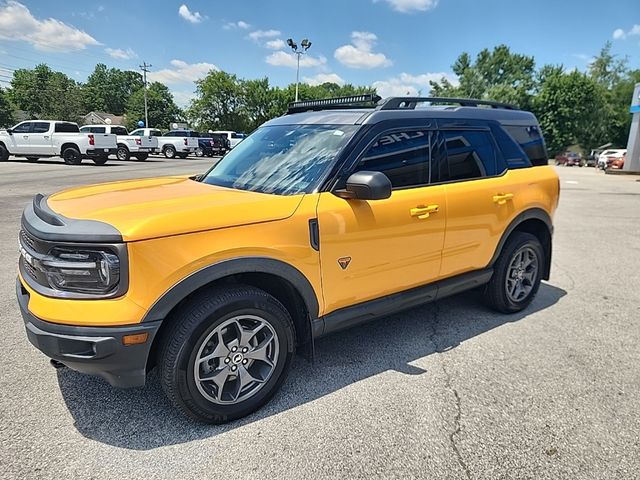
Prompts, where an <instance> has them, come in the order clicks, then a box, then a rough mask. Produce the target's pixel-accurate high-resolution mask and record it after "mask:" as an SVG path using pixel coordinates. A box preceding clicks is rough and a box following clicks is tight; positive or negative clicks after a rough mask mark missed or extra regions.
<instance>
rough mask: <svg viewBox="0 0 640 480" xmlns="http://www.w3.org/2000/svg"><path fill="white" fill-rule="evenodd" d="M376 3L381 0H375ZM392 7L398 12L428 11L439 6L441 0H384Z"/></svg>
mask: <svg viewBox="0 0 640 480" xmlns="http://www.w3.org/2000/svg"><path fill="white" fill-rule="evenodd" d="M373 1H374V3H377V2H379V1H380V0H373ZM384 1H385V2H387V3H388V4H389V5H390V6H391V8H393V9H394V10H395V11H396V12H401V13H412V12H426V11H427V10H431V9H432V8H436V7H437V6H438V1H439V0H384Z"/></svg>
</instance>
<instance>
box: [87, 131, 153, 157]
mask: <svg viewBox="0 0 640 480" xmlns="http://www.w3.org/2000/svg"><path fill="white" fill-rule="evenodd" d="M80 131H81V132H85V133H111V134H113V135H115V136H116V142H117V146H118V150H117V151H116V157H117V158H118V160H122V161H126V160H129V158H131V157H132V156H133V157H134V158H136V159H137V160H139V161H141V162H143V161H145V160H146V159H147V158H148V157H149V154H150V153H154V152H155V151H156V150H158V139H157V138H156V137H154V136H153V135H130V134H129V132H128V131H127V129H126V128H125V127H123V126H121V125H85V126H83V127H81V128H80Z"/></svg>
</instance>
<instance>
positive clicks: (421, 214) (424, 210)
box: [409, 205, 440, 220]
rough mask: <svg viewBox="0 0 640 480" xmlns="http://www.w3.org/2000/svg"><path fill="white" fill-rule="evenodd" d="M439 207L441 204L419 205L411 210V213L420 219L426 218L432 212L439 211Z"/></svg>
mask: <svg viewBox="0 0 640 480" xmlns="http://www.w3.org/2000/svg"><path fill="white" fill-rule="evenodd" d="M439 209H440V205H427V206H426V207H423V206H419V207H416V208H412V209H411V210H409V213H411V216H412V217H418V219H419V220H424V219H425V218H429V215H431V214H432V213H438V210H439Z"/></svg>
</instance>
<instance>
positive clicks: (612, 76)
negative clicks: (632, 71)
mask: <svg viewBox="0 0 640 480" xmlns="http://www.w3.org/2000/svg"><path fill="white" fill-rule="evenodd" d="M611 47H612V44H611V42H607V43H605V44H604V47H602V49H601V50H600V53H599V54H598V56H597V57H595V58H594V59H593V61H592V62H591V63H590V64H589V74H590V75H591V78H593V79H594V80H595V81H596V82H598V83H599V84H600V85H603V86H604V87H605V88H607V89H611V88H612V87H613V86H614V85H616V84H617V83H618V82H620V80H621V79H622V78H623V76H624V75H625V73H626V71H627V59H626V57H625V58H618V57H617V56H616V55H614V54H612V53H611Z"/></svg>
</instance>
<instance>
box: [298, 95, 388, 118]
mask: <svg viewBox="0 0 640 480" xmlns="http://www.w3.org/2000/svg"><path fill="white" fill-rule="evenodd" d="M380 100H381V98H380V97H379V96H378V95H376V94H375V93H363V94H361V95H350V96H348V97H333V98H323V99H320V100H303V101H300V102H292V103H290V104H289V109H288V111H287V113H288V114H292V113H300V112H306V111H309V110H311V111H318V110H331V109H339V108H353V107H371V108H373V107H375V105H376V104H377V103H378V102H379V101H380Z"/></svg>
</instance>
